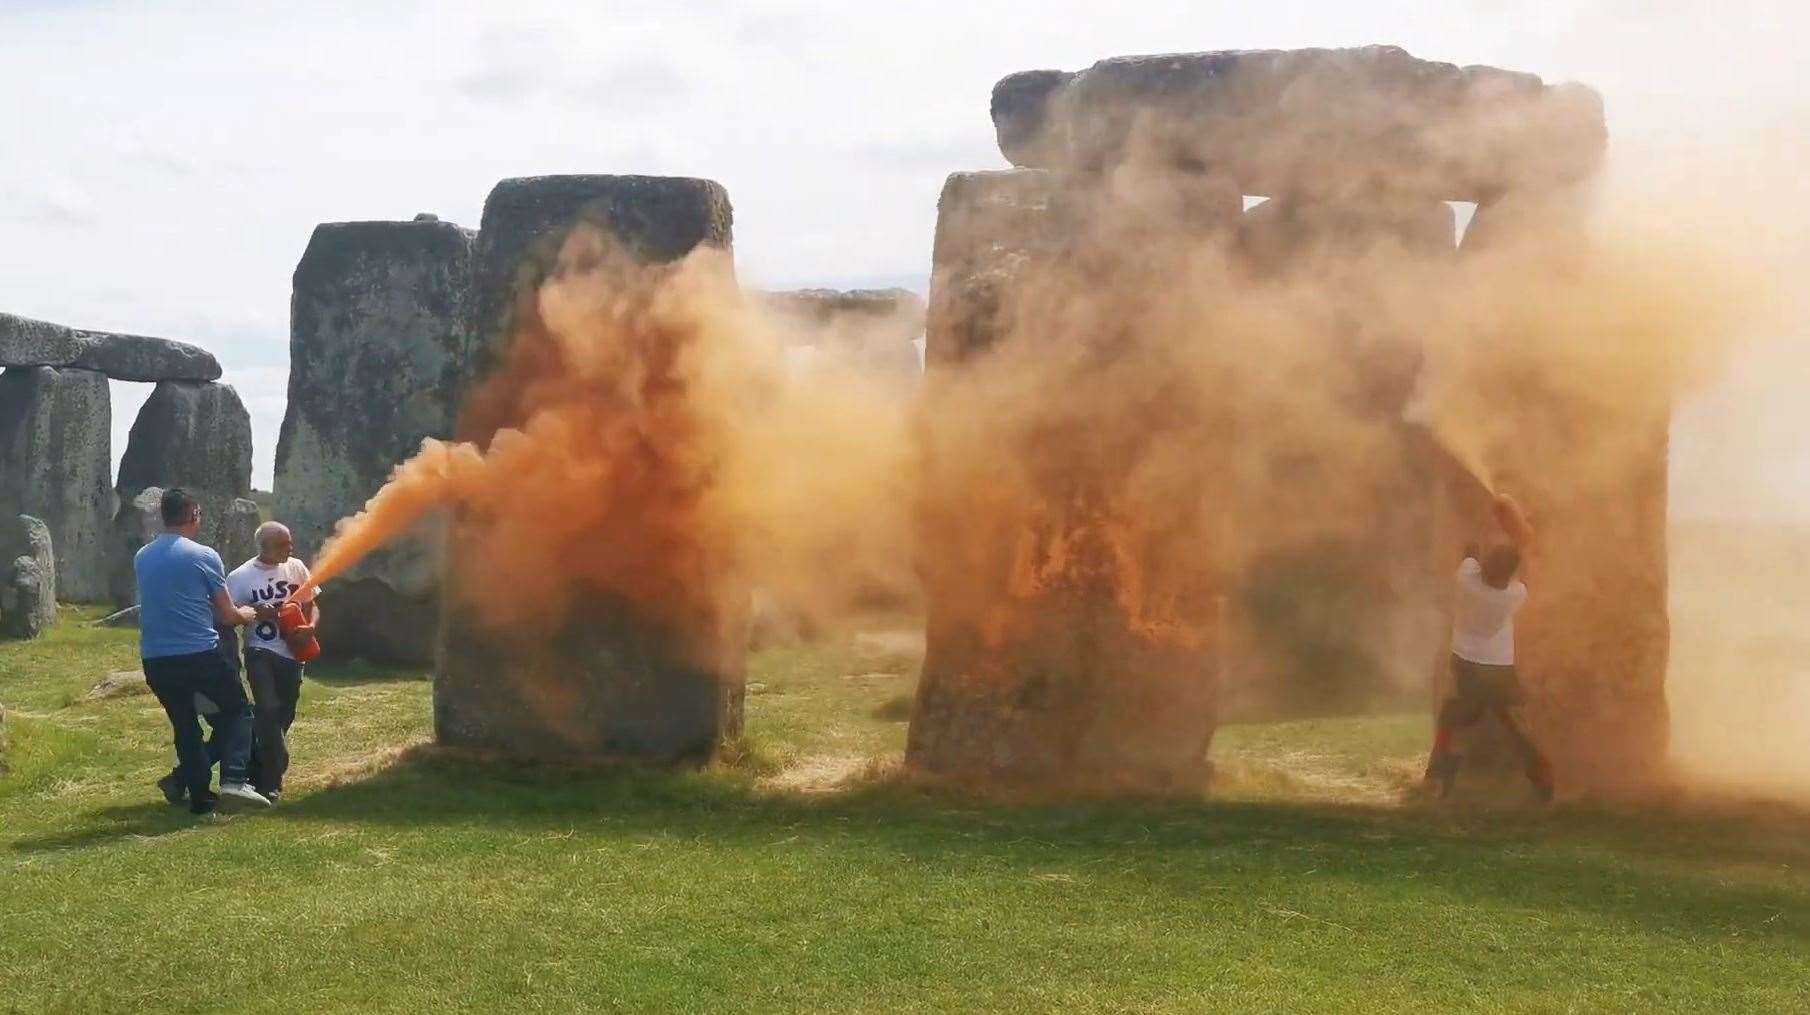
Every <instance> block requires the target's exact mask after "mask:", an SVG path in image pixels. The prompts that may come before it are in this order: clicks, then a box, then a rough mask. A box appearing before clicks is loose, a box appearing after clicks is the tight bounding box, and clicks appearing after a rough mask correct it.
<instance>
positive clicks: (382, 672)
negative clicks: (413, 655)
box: [305, 660, 434, 687]
mask: <svg viewBox="0 0 1810 1015" xmlns="http://www.w3.org/2000/svg"><path fill="white" fill-rule="evenodd" d="M305 672H306V673H307V676H308V679H309V680H318V681H320V682H321V683H323V684H328V685H331V686H334V687H349V686H352V685H355V684H394V683H425V682H427V681H430V680H432V679H433V678H434V677H433V674H432V673H430V672H429V671H428V670H427V669H425V668H423V667H419V666H389V665H385V664H382V663H370V662H365V661H363V660H333V661H331V662H313V663H309V664H308V668H307V670H306V671H305Z"/></svg>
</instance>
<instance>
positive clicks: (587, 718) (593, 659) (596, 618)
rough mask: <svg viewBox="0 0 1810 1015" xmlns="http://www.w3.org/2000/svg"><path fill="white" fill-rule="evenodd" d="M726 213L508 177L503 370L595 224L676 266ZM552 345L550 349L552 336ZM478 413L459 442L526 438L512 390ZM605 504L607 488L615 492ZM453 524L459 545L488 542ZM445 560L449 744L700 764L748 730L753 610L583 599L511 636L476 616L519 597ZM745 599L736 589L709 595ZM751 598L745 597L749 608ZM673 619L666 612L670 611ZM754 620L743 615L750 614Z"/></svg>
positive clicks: (494, 208) (483, 257) (713, 187)
mask: <svg viewBox="0 0 1810 1015" xmlns="http://www.w3.org/2000/svg"><path fill="white" fill-rule="evenodd" d="M730 217H731V213H730V207H729V198H728V195H727V194H726V193H725V192H724V191H723V188H722V187H720V186H718V185H717V184H715V183H712V182H709V181H707V180H695V179H673V178H658V177H635V176H627V177H617V176H572V177H539V178H532V179H518V180H505V181H503V182H502V183H500V184H498V185H497V187H496V189H494V190H493V191H492V192H491V194H490V197H489V199H488V200H487V201H486V202H485V204H484V217H483V222H482V228H481V229H480V230H479V233H478V240H477V254H476V264H475V267H474V272H473V274H474V281H473V290H472V293H471V308H472V310H471V317H470V321H471V328H472V337H473V340H474V343H475V345H476V346H477V347H478V349H479V350H480V351H481V354H482V355H483V356H484V357H485V358H487V359H489V360H490V361H492V362H494V361H495V360H496V359H497V358H499V357H500V356H501V355H502V354H503V353H505V352H506V351H507V350H508V348H509V346H510V343H511V342H512V341H514V340H516V339H517V337H518V336H519V335H524V334H530V333H532V332H533V331H534V330H535V329H537V328H539V327H540V325H539V323H538V321H535V320H529V319H528V318H527V317H526V316H525V315H527V314H535V313H537V310H536V309H535V300H534V295H535V294H536V293H537V292H538V291H539V287H540V285H541V283H542V282H543V281H544V280H545V279H546V277H547V275H548V273H549V271H550V270H551V268H552V266H553V265H554V264H555V262H556V258H557V255H558V253H559V250H560V248H561V246H562V245H563V244H564V242H565V240H566V238H567V236H568V235H569V234H570V233H571V231H572V230H573V229H574V228H575V227H576V226H578V225H580V224H588V225H591V226H593V227H596V228H598V229H600V230H601V231H603V232H604V233H605V234H606V235H608V236H610V237H612V238H613V239H615V240H616V241H618V242H620V243H622V244H624V245H625V246H626V247H627V248H628V249H629V250H630V251H632V252H634V253H636V254H638V255H639V256H640V257H641V258H642V259H644V260H646V261H649V262H666V261H672V260H676V259H678V258H680V257H683V256H684V255H685V254H687V253H688V252H690V251H691V250H693V249H694V248H696V247H698V246H700V245H709V246H715V247H720V248H722V249H724V250H727V249H728V248H729V245H730ZM542 340H544V338H543V339H542ZM486 394H487V396H490V397H487V398H486V399H485V401H484V403H483V407H482V410H481V411H476V410H474V409H473V408H471V407H468V408H467V410H466V412H465V413H464V415H463V418H462V419H461V423H460V430H459V436H460V437H461V438H462V439H467V440H475V441H478V442H479V443H480V444H487V443H488V442H489V440H490V438H491V437H492V435H494V434H495V432H496V431H497V430H498V429H499V428H501V427H505V426H512V425H519V424H520V423H521V422H522V420H523V417H524V415H525V411H526V410H525V407H523V406H521V405H520V404H518V403H517V402H516V401H515V400H514V396H513V394H512V393H511V392H502V393H500V394H496V393H491V392H486ZM606 492H607V491H606ZM479 524H480V523H478V522H477V521H475V520H472V519H454V520H453V523H452V526H451V528H452V535H451V538H450V539H449V544H448V545H449V546H455V547H456V546H459V545H462V544H466V543H468V542H470V541H472V540H475V539H481V538H483V531H482V530H481V529H479V528H477V526H478V525H479ZM464 559H465V558H463V557H462V556H461V555H458V554H448V555H447V558H446V568H447V571H446V578H445V585H444V588H445V590H446V595H445V605H444V610H445V612H444V619H443V622H442V624H441V628H440V635H441V643H440V654H439V664H438V666H437V670H436V675H435V681H434V729H435V734H436V736H437V738H438V739H439V741H440V742H441V743H445V744H451V745H458V746H467V747H479V748H488V749H496V750H503V751H507V752H510V753H516V754H527V755H541V756H564V757H570V756H575V755H576V756H585V755H617V756H627V757H638V758H648V759H654V760H680V759H703V758H707V757H709V756H710V755H711V754H712V752H713V751H714V750H715V747H716V745H717V744H718V743H719V742H720V741H721V740H722V739H723V738H725V737H729V736H734V735H736V734H738V733H739V732H740V730H741V711H742V672H743V671H742V667H743V658H744V656H745V654H746V625H745V618H744V617H743V616H742V615H741V613H736V612H725V611H721V610H718V611H713V612H711V613H710V614H709V615H692V614H687V615H686V616H685V617H683V618H674V617H670V616H668V617H665V618H661V617H659V616H655V615H654V613H653V611H652V610H651V609H649V608H648V605H647V604H636V603H633V602H629V601H627V600H625V599H624V598H622V597H621V596H618V595H614V594H611V593H609V592H607V591H605V590H602V589H592V590H589V591H588V592H586V593H585V594H581V595H579V596H578V597H577V601H579V602H582V603H584V604H585V605H584V607H583V609H582V613H581V615H578V616H574V617H573V618H571V619H570V620H568V621H567V622H566V623H565V624H564V625H563V627H561V628H560V629H559V630H558V631H557V632H556V633H554V634H553V635H552V636H550V637H546V638H542V639H536V640H532V641H530V640H527V639H524V638H519V637H518V638H510V637H508V636H506V635H504V634H500V633H497V632H494V631H491V630H489V629H487V628H485V627H484V626H483V625H482V624H481V623H479V622H476V621H475V620H474V617H475V616H476V615H477V614H478V613H479V611H480V608H481V604H480V603H477V602H475V597H481V596H483V595H495V594H501V595H507V594H508V592H507V590H496V589H491V588H490V587H489V584H490V583H488V582H487V581H486V580H485V576H484V575H481V574H466V573H463V572H461V571H460V570H459V568H460V565H461V562H462V561H463V560H464ZM699 591H700V593H702V594H701V595H700V598H702V599H711V598H715V599H718V600H723V601H728V600H733V598H734V595H733V590H716V589H706V590H699ZM746 599H747V596H746V592H745V591H744V592H743V593H742V594H741V596H740V600H741V602H742V603H743V604H744V605H745V603H746ZM668 612H670V611H668ZM743 612H745V610H744V611H743Z"/></svg>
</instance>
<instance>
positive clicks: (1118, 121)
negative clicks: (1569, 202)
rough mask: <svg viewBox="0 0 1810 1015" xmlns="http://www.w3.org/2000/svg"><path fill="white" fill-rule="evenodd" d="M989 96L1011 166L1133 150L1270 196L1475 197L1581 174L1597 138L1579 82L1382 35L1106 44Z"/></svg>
mask: <svg viewBox="0 0 1810 1015" xmlns="http://www.w3.org/2000/svg"><path fill="white" fill-rule="evenodd" d="M993 109H994V123H995V126H996V129H997V131H998V134H999V139H1000V149H1001V151H1002V152H1004V153H1005V155H1006V157H1007V158H1008V159H1010V160H1012V161H1013V162H1014V164H1017V165H1023V166H1034V167H1065V168H1070V169H1075V170H1080V171H1087V172H1093V171H1100V170H1105V169H1111V168H1113V167H1116V166H1119V165H1122V164H1125V163H1128V162H1131V163H1140V162H1141V163H1148V164H1153V165H1161V166H1170V167H1174V168H1179V169H1184V170H1190V171H1207V172H1211V173H1214V174H1218V175H1225V176H1228V177H1230V178H1231V179H1234V180H1236V181H1237V183H1238V184H1239V186H1240V187H1241V188H1242V189H1243V191H1244V192H1245V193H1250V194H1271V195H1280V194H1299V193H1307V194H1322V195H1324V194H1351V193H1393V192H1407V193H1413V194H1420V195H1425V196H1432V197H1442V198H1447V199H1452V200H1487V199H1490V198H1491V197H1493V196H1494V195H1497V194H1500V193H1503V192H1506V191H1510V190H1515V189H1519V188H1523V187H1548V186H1553V185H1556V184H1559V183H1563V182H1566V181H1571V180H1578V179H1583V178H1586V177H1589V176H1591V175H1592V174H1594V173H1595V171H1596V169H1597V168H1598V166H1599V165H1600V164H1601V161H1602V157H1603V152H1604V148H1605V142H1606V137H1607V131H1606V129H1605V127H1604V124H1603V116H1602V102H1601V99H1600V98H1599V97H1598V96H1597V95H1596V94H1595V93H1594V92H1592V91H1590V90H1589V89H1587V88H1584V87H1582V86H1579V85H1560V86H1546V85H1544V84H1542V83H1541V81H1540V79H1539V78H1537V77H1535V76H1533V75H1529V74H1515V73H1512V72H1508V71H1502V70H1498V69H1496V68H1491V67H1467V68H1460V67H1457V66H1454V65H1452V64H1446V63H1437V62H1433V61H1427V60H1419V59H1416V58H1414V57H1413V56H1410V55H1409V54H1408V53H1407V52H1405V51H1403V50H1401V49H1398V48H1396V47H1393V46H1367V47H1363V48H1359V49H1301V50H1229V51H1220V52H1207V53H1177V54H1165V55H1157V56H1129V57H1116V58H1113V59H1109V60H1102V61H1100V62H1099V63H1096V64H1094V65H1093V66H1092V67H1090V68H1088V69H1087V70H1084V71H1080V72H1078V73H1075V74H1073V75H1069V76H1064V75H1063V73H1062V72H1058V71H1038V72H1027V73H1024V74H1015V75H1012V76H1009V77H1007V78H1005V79H1004V80H1002V81H1001V82H1000V84H999V86H998V87H997V88H996V89H995V92H994V100H993Z"/></svg>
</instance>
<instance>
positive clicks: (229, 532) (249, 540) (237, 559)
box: [215, 497, 264, 571]
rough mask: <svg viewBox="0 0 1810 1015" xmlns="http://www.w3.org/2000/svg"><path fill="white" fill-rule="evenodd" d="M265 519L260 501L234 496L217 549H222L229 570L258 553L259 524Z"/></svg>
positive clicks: (227, 508)
mask: <svg viewBox="0 0 1810 1015" xmlns="http://www.w3.org/2000/svg"><path fill="white" fill-rule="evenodd" d="M263 521H264V518H263V513H262V512H261V511H259V510H258V502H257V501H255V500H252V499H250V498H249V497H238V498H234V500H233V502H232V503H231V504H228V505H227V506H226V522H225V524H223V525H222V526H221V530H220V542H219V543H218V544H217V545H216V546H215V549H217V550H219V551H220V559H221V561H223V562H224V563H225V564H226V569H227V570H228V571H231V570H232V569H233V568H235V567H238V566H239V565H240V564H243V563H245V562H246V561H248V560H250V559H251V558H253V557H256V556H257V555H258V526H259V525H260V524H262V523H263Z"/></svg>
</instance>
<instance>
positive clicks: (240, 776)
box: [144, 652, 251, 801]
mask: <svg viewBox="0 0 1810 1015" xmlns="http://www.w3.org/2000/svg"><path fill="white" fill-rule="evenodd" d="M144 671H145V683H146V684H147V685H149V686H150V688H151V693H152V694H155V695H156V696H157V702H158V704H160V705H162V706H163V712H164V715H166V716H169V719H170V729H171V730H172V731H173V732H174V733H175V737H176V770H177V771H178V772H180V773H181V775H182V783H183V785H184V786H185V787H186V788H187V789H188V791H189V799H190V800H192V801H199V800H203V799H205V798H206V797H207V794H208V784H209V783H211V782H212V781H213V762H212V760H211V759H210V758H209V753H210V751H209V748H210V746H212V745H210V744H204V743H203V742H202V740H201V713H202V711H203V710H204V709H206V708H208V707H210V706H211V707H213V708H216V709H218V710H219V712H218V714H217V715H213V716H209V717H208V722H209V724H210V725H212V726H213V727H214V737H213V739H214V742H215V743H216V744H217V745H218V746H217V748H216V749H215V750H214V751H213V753H215V754H216V755H217V756H218V759H219V762H220V781H221V783H223V784H224V783H229V782H242V781H244V779H245V762H246V759H247V758H248V757H249V756H250V754H251V703H250V702H249V701H246V700H245V688H244V686H243V685H241V684H240V683H239V674H238V671H236V670H234V669H233V668H232V667H231V666H230V665H228V664H227V662H226V660H225V659H224V658H223V657H222V656H221V655H220V653H218V652H197V653H195V654H193V655H185V656H159V657H157V658H155V659H146V660H144Z"/></svg>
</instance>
